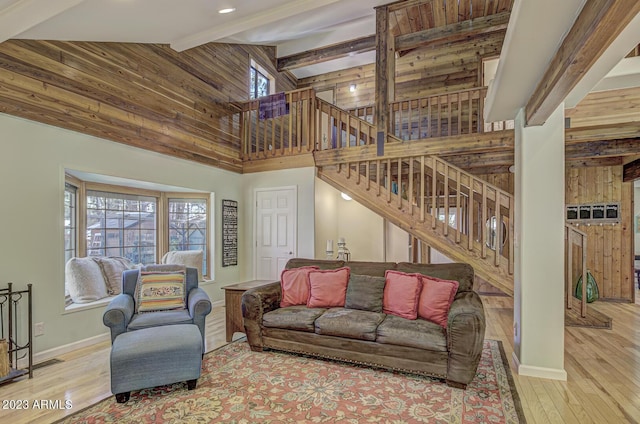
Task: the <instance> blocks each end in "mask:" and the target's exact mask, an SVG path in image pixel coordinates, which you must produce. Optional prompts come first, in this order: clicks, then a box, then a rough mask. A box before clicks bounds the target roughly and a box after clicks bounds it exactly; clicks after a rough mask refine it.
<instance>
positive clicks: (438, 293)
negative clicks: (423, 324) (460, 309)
mask: <svg viewBox="0 0 640 424" xmlns="http://www.w3.org/2000/svg"><path fill="white" fill-rule="evenodd" d="M459 284H460V283H458V282H457V281H455V280H441V279H440V278H435V277H429V276H426V275H423V276H422V293H420V300H419V301H418V316H419V317H420V318H424V319H426V320H429V321H432V322H435V323H436V324H439V325H440V326H442V327H444V328H446V327H447V318H448V316H449V308H451V303H453V298H454V297H455V296H456V293H457V292H458V285H459Z"/></svg>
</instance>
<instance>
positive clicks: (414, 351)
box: [242, 258, 485, 388]
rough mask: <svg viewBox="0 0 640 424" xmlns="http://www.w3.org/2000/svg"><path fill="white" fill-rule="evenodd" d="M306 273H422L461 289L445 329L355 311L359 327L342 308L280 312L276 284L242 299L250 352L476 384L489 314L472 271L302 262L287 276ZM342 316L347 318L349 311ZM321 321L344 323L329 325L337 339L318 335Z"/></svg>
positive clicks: (293, 262)
mask: <svg viewBox="0 0 640 424" xmlns="http://www.w3.org/2000/svg"><path fill="white" fill-rule="evenodd" d="M307 265H316V266H318V267H320V268H321V269H335V268H339V267H342V266H348V267H350V269H351V271H350V272H351V275H352V276H353V275H369V276H384V273H385V271H386V270H387V269H393V270H397V271H402V272H408V273H415V272H417V273H420V274H425V275H429V276H432V277H437V278H441V279H448V280H456V281H458V282H459V287H458V291H457V293H456V295H455V299H454V301H453V303H452V304H451V309H450V311H449V316H448V321H447V328H446V329H444V328H443V327H441V326H439V325H437V324H435V323H432V322H430V321H427V320H424V319H421V318H418V319H416V320H409V319H405V318H401V317H398V316H395V315H386V314H376V313H374V312H364V311H358V315H357V317H358V318H357V319H354V318H353V317H354V315H349V316H348V319H345V316H347V315H344V314H342V313H341V311H340V310H339V308H331V309H323V308H307V307H306V306H289V307H286V308H280V299H281V296H282V294H281V287H280V283H279V282H277V283H273V284H269V285H266V286H262V287H257V288H255V289H251V290H248V291H246V292H245V293H244V295H243V296H242V313H243V316H244V326H245V331H246V335H247V340H248V342H249V345H250V346H251V349H252V350H253V351H263V350H267V349H273V350H279V351H286V352H295V353H301V354H306V355H312V356H317V357H322V358H328V359H337V360H341V361H347V362H351V363H356V364H364V365H369V366H375V367H381V368H386V369H392V370H397V371H402V372H410V373H414V374H420V375H425V376H431V377H437V378H442V379H445V380H446V382H447V384H448V385H450V386H453V387H458V388H466V386H467V384H469V383H470V382H471V380H473V378H474V376H475V374H476V370H477V367H478V362H479V361H480V356H481V354H482V345H483V340H484V332H485V314H484V308H483V305H482V301H481V299H480V296H478V294H477V293H476V292H474V291H473V268H472V267H471V266H470V265H468V264H461V263H455V264H433V265H427V264H413V263H393V262H387V263H380V262H358V261H351V262H347V263H345V262H343V261H329V260H312V259H300V258H297V259H291V260H290V261H289V262H288V263H287V266H286V268H287V269H290V268H298V267H301V266H307ZM344 313H345V314H349V311H347V310H345V311H344ZM326 314H329V315H326ZM331 314H332V315H331ZM366 314H374V315H375V316H374V315H371V316H369V315H366ZM323 315H326V316H325V318H324V319H323V320H324V322H325V323H326V321H327V320H326V317H327V316H331V319H338V320H341V321H340V322H339V323H338V322H334V323H333V325H331V327H332V328H333V329H334V330H333V333H332V332H331V331H329V332H327V330H326V328H318V324H317V323H318V321H317V319H318V318H320V317H321V316H323ZM380 315H382V316H380ZM334 316H335V318H333V317H334ZM336 324H337V325H336ZM320 330H322V331H320ZM359 331H362V332H363V334H364V333H365V332H367V333H368V334H367V337H364V335H363V336H362V337H361V336H360V334H359V333H358V332H359ZM371 332H373V336H372V335H371ZM318 333H322V334H318ZM367 339H368V340H367Z"/></svg>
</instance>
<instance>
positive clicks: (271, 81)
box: [248, 59, 276, 100]
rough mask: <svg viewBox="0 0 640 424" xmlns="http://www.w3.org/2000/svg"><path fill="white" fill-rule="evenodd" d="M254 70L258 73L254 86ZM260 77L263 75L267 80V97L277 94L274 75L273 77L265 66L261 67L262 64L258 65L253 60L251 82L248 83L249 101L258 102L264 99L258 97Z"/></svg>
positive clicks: (251, 62) (250, 70) (251, 61)
mask: <svg viewBox="0 0 640 424" xmlns="http://www.w3.org/2000/svg"><path fill="white" fill-rule="evenodd" d="M254 70H255V72H256V78H255V82H254V84H253V86H252V84H251V73H252V71H254ZM258 75H261V76H262V77H264V78H265V79H266V80H267V94H266V95H267V96H268V95H271V94H274V93H275V92H276V80H275V78H274V77H273V75H271V74H270V73H269V71H267V70H266V69H265V68H264V67H263V66H260V64H259V63H257V62H256V61H255V60H253V59H251V60H250V64H249V81H248V85H249V100H256V99H259V98H260V97H262V96H258Z"/></svg>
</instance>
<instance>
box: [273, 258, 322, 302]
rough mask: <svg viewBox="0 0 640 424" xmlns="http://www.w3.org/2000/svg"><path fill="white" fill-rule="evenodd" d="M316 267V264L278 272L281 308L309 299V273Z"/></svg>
mask: <svg viewBox="0 0 640 424" xmlns="http://www.w3.org/2000/svg"><path fill="white" fill-rule="evenodd" d="M317 269H320V268H318V267H317V266H303V267H300V268H293V269H285V270H283V271H282V273H281V274H280V287H281V289H282V300H280V307H281V308H286V307H287V306H295V305H306V304H307V301H308V300H309V273H310V272H311V271H313V270H317Z"/></svg>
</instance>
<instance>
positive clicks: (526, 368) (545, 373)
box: [511, 352, 567, 381]
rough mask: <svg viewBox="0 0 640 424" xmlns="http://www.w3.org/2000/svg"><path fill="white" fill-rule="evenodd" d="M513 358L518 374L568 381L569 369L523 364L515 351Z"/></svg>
mask: <svg viewBox="0 0 640 424" xmlns="http://www.w3.org/2000/svg"><path fill="white" fill-rule="evenodd" d="M511 359H512V360H513V364H514V365H515V368H516V372H517V373H518V375H522V376H526V377H537V378H546V379H549V380H560V381H567V371H565V370H564V369H557V368H544V367H535V366H532V365H522V364H521V363H520V359H518V356H517V355H516V353H515V352H513V353H512V354H511Z"/></svg>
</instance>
